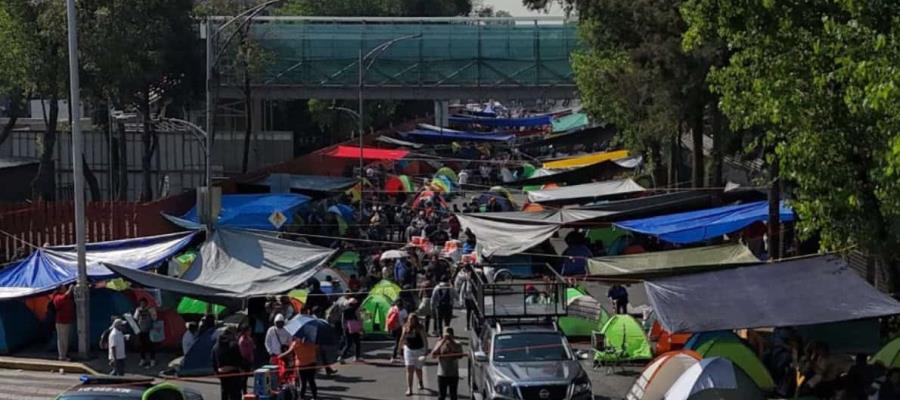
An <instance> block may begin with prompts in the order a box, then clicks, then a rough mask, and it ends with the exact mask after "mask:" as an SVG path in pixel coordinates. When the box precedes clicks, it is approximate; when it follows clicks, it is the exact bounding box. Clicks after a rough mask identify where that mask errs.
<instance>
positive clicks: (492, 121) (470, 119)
mask: <svg viewBox="0 0 900 400" xmlns="http://www.w3.org/2000/svg"><path fill="white" fill-rule="evenodd" d="M448 121H449V122H450V123H451V124H459V125H481V126H490V127H507V128H511V127H524V128H531V127H538V126H545V125H550V124H551V123H552V117H551V116H550V115H537V116H532V117H523V118H492V117H477V116H470V115H452V116H450V118H448Z"/></svg>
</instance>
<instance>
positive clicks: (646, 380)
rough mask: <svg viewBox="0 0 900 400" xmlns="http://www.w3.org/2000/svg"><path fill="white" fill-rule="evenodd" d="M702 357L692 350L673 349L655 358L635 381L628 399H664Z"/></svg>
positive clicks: (626, 397)
mask: <svg viewBox="0 0 900 400" xmlns="http://www.w3.org/2000/svg"><path fill="white" fill-rule="evenodd" d="M701 358H702V357H701V356H700V355H699V354H697V353H696V352H693V351H690V350H682V351H671V352H668V353H665V354H663V355H661V356H659V357H656V359H654V360H653V362H651V363H650V364H649V365H647V367H646V368H644V370H643V371H642V372H641V375H640V376H639V377H638V378H637V380H636V381H634V385H632V386H631V389H630V390H629V391H628V394H627V395H626V396H625V399H626V400H662V398H663V396H665V394H666V391H667V390H669V388H670V387H672V384H674V383H675V381H677V380H678V378H679V377H680V376H681V375H682V374H683V373H684V372H685V371H687V370H688V369H690V368H691V367H692V366H694V364H697V363H698V362H700V359H701Z"/></svg>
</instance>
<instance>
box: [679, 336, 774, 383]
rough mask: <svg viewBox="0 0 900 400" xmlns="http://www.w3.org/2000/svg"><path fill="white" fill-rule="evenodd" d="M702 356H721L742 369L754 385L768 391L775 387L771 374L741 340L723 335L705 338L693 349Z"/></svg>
mask: <svg viewBox="0 0 900 400" xmlns="http://www.w3.org/2000/svg"><path fill="white" fill-rule="evenodd" d="M694 351H696V352H697V353H698V354H700V355H701V356H703V358H710V357H722V358H727V359H728V360H729V361H731V362H732V363H733V364H734V365H736V366H738V368H740V369H741V370H743V371H744V372H745V373H746V374H747V376H749V377H750V379H753V383H755V384H756V387H758V388H760V389H762V390H763V391H770V390H772V389H774V388H775V381H774V380H772V375H770V374H769V371H768V370H767V369H766V366H765V365H763V363H762V361H760V360H759V358H757V357H756V354H753V351H751V350H750V349H749V348H748V347H747V346H745V345H744V344H743V343H741V341H739V340H736V338H735V339H727V338H725V337H720V338H715V339H710V340H707V341H706V342H703V343H701V344H700V345H699V346H697V348H696V349H695V350H694Z"/></svg>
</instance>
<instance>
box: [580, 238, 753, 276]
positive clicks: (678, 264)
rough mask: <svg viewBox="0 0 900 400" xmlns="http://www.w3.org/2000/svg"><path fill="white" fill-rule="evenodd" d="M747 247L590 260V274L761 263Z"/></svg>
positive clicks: (664, 272) (670, 271) (657, 273)
mask: <svg viewBox="0 0 900 400" xmlns="http://www.w3.org/2000/svg"><path fill="white" fill-rule="evenodd" d="M759 262H760V261H759V259H758V258H756V257H755V256H754V255H753V253H751V252H750V249H748V248H747V247H746V246H743V245H740V244H724V245H718V246H706V247H697V248H690V249H681V250H670V251H659V252H653V253H641V254H630V255H624V256H614V257H596V258H592V259H590V260H588V265H587V268H588V274H589V275H591V276H595V277H608V278H621V279H643V278H647V277H658V276H663V275H676V274H680V273H686V272H696V271H704V270H710V269H721V268H733V267H737V266H741V265H748V264H755V263H759Z"/></svg>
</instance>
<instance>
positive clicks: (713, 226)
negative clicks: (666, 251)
mask: <svg viewBox="0 0 900 400" xmlns="http://www.w3.org/2000/svg"><path fill="white" fill-rule="evenodd" d="M780 208H781V209H780V214H781V220H782V221H784V222H790V221H793V220H794V212H793V211H792V210H791V209H790V208H789V207H787V206H786V205H785V204H784V202H782V203H781V205H780ZM768 217H769V205H768V203H767V202H765V201H758V202H753V203H747V204H739V205H732V206H724V207H716V208H709V209H706V210H698V211H690V212H685V213H677V214H669V215H662V216H659V217H652V218H644V219H635V220H630V221H622V222H618V223H616V224H615V226H616V227H619V228H621V229H625V230H629V231H632V232H638V233H642V234H645V235H650V236H656V237H658V238H660V239H662V240H665V241H667V242H670V243H678V244H691V243H698V242H702V241H705V240H708V239H712V238H715V237H719V236H722V235H724V234H728V233H732V232H735V231H739V230H741V229H744V228H745V227H747V226H749V225H750V224H752V223H754V222H765V221H766V220H767V219H768Z"/></svg>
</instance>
